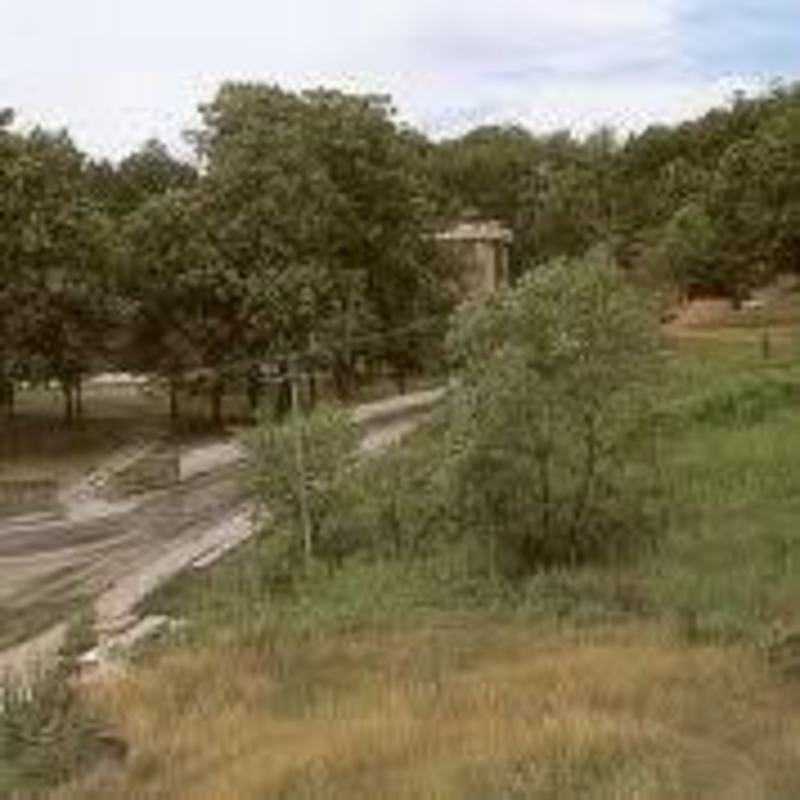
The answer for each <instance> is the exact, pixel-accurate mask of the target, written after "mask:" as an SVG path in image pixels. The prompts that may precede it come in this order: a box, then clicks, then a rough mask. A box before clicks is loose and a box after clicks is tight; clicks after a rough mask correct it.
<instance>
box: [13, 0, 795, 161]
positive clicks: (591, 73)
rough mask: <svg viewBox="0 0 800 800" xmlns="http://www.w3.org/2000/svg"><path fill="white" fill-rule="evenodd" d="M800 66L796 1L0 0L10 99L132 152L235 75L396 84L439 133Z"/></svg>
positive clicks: (662, 105)
mask: <svg viewBox="0 0 800 800" xmlns="http://www.w3.org/2000/svg"><path fill="white" fill-rule="evenodd" d="M774 79H783V80H785V81H786V82H790V81H793V80H797V79H800V0H560V2H559V0H336V2H329V1H326V0H282V2H275V0H225V2H219V0H217V1H216V2H215V0H199V1H198V0H124V1H123V0H69V2H59V1H58V0H25V2H22V1H21V0H0V108H3V107H6V106H11V107H12V108H14V109H15V111H16V112H17V122H16V127H17V128H18V129H20V130H26V129H29V128H30V127H32V126H33V125H36V124H39V125H42V126H44V127H47V128H61V127H66V128H67V129H68V130H69V132H70V133H71V135H72V136H73V139H74V140H75V141H76V143H77V144H78V146H80V147H81V148H82V149H83V150H85V151H86V152H88V153H89V154H90V155H91V156H93V157H97V158H101V157H104V158H106V157H107V158H110V159H112V160H118V159H120V158H122V157H124V156H125V155H127V154H129V153H130V152H132V151H134V150H135V149H136V148H137V147H139V146H140V145H141V144H142V143H143V142H144V141H146V140H147V139H149V138H151V137H157V138H160V139H161V140H162V141H164V142H165V143H166V144H167V145H168V146H170V148H171V149H173V151H174V152H176V153H177V154H179V155H188V154H189V151H188V147H187V146H186V145H185V143H184V142H183V140H182V137H181V132H182V131H183V130H185V129H187V128H190V127H194V126H197V125H198V122H199V119H198V116H197V106H198V104H200V103H203V102H207V101H209V100H211V99H212V98H213V96H214V94H215V92H216V90H217V88H218V87H219V86H220V84H221V83H222V82H223V81H225V80H253V81H264V82H268V83H279V84H281V85H282V86H284V87H285V88H288V89H303V88H312V87H316V86H328V87H336V88H340V89H343V90H345V91H351V92H382V93H389V94H391V95H392V97H393V98H394V101H395V105H396V106H397V108H398V110H399V112H400V117H401V119H402V120H403V121H405V122H407V123H409V124H412V125H414V126H415V127H417V128H419V129H421V130H422V131H424V132H425V133H427V134H428V135H430V136H432V137H434V138H442V137H447V136H455V135H459V134H461V133H463V132H465V131H467V130H469V129H470V128H473V127H475V126H477V125H481V124H503V123H516V124H521V125H524V126H526V127H528V128H530V129H531V130H533V131H534V132H537V133H547V132H551V131H554V130H558V129H564V128H570V129H572V130H573V131H574V132H575V134H576V135H584V134H586V133H589V132H591V130H593V129H595V128H597V127H598V126H600V125H612V126H614V127H615V128H616V129H618V130H619V131H620V132H621V133H625V132H627V131H632V130H633V131H637V130H641V129H643V128H644V127H646V126H647V125H648V124H651V123H654V122H664V123H668V124H671V123H674V122H678V121H680V120H683V119H687V118H692V117H696V116H699V115H700V114H702V113H703V112H704V111H706V110H707V109H708V108H710V107H712V106H715V105H721V104H724V103H725V102H726V101H727V100H729V99H730V97H731V96H732V93H733V91H734V90H735V89H743V90H744V91H745V92H747V93H748V94H752V93H755V92H757V91H759V90H763V89H764V88H766V87H767V86H768V85H769V83H770V81H772V80H774Z"/></svg>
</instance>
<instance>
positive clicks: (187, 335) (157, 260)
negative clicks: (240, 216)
mask: <svg viewBox="0 0 800 800" xmlns="http://www.w3.org/2000/svg"><path fill="white" fill-rule="evenodd" d="M220 202H221V199H220V198H219V197H217V196H215V195H214V193H213V192H211V191H208V190H207V187H205V186H200V187H198V188H197V189H191V190H172V191H169V192H167V193H166V194H164V195H160V196H156V197H153V198H151V199H150V200H149V201H147V202H146V203H145V204H144V205H143V206H141V208H139V209H137V210H136V211H135V212H133V214H131V215H130V217H129V218H128V219H127V220H126V221H125V224H124V225H123V228H122V252H123V255H122V258H123V263H124V267H123V270H122V285H123V292H124V294H125V296H126V297H127V298H128V299H129V300H130V301H131V303H132V314H131V317H132V319H131V326H130V333H129V339H128V342H127V343H126V347H125V351H126V356H125V360H126V363H127V364H128V365H129V366H130V367H133V368H139V369H148V370H150V371H153V372H155V373H157V374H159V375H161V376H163V377H164V378H166V379H167V380H168V381H169V382H170V386H171V412H172V415H173V417H176V416H177V412H178V409H177V406H176V404H175V401H176V391H175V390H176V388H177V386H178V385H179V384H180V382H181V381H182V380H183V379H184V377H185V376H186V374H187V373H188V372H189V371H191V370H194V371H197V370H204V371H205V374H206V375H208V378H209V380H208V390H209V398H210V404H211V405H210V410H211V419H212V422H213V423H214V424H215V425H217V426H219V425H221V424H222V398H223V395H224V393H225V389H226V386H227V385H228V384H229V382H230V381H231V380H232V379H233V378H234V377H236V376H237V375H240V374H241V372H242V371H243V370H244V369H245V367H246V364H245V361H246V358H247V357H248V356H249V355H251V354H253V353H256V352H259V351H263V350H264V349H266V347H267V346H269V345H270V344H272V342H273V339H274V338H275V337H276V336H278V333H279V330H280V329H281V326H282V324H283V317H282V315H283V314H284V313H285V310H284V308H283V304H284V303H285V302H286V304H287V306H291V305H292V304H293V303H294V302H295V301H294V300H293V301H292V302H291V303H290V302H287V296H290V295H291V294H293V293H294V292H295V291H297V292H298V293H299V294H300V295H302V282H303V274H302V272H301V273H299V274H294V275H293V276H292V277H293V278H294V282H293V283H291V285H287V283H286V282H285V281H282V280H281V276H280V274H279V272H280V271H279V270H275V269H272V270H271V269H270V268H269V262H268V254H266V255H264V254H262V258H261V259H260V260H259V261H257V262H255V263H249V262H247V261H246V260H236V259H234V258H232V257H231V253H230V248H231V247H232V246H234V245H233V244H232V243H231V240H233V239H234V237H235V234H236V232H235V231H234V230H232V227H231V226H234V227H235V223H236V220H234V221H230V220H228V224H227V225H226V223H225V216H224V214H223V213H222V211H221V208H220Z"/></svg>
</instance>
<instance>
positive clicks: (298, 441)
mask: <svg viewBox="0 0 800 800" xmlns="http://www.w3.org/2000/svg"><path fill="white" fill-rule="evenodd" d="M298 361H299V360H298V358H297V357H296V356H295V358H294V359H293V363H292V369H291V374H290V381H291V389H292V424H293V425H294V430H295V437H294V441H295V460H296V465H297V476H298V487H297V489H298V497H299V498H300V517H301V520H302V524H303V544H304V548H305V554H306V572H309V571H310V567H311V516H310V515H309V511H308V496H307V494H306V470H305V462H304V459H303V431H302V428H301V420H300V407H299V406H300V404H299V397H298V388H299V383H300V372H299V369H298Z"/></svg>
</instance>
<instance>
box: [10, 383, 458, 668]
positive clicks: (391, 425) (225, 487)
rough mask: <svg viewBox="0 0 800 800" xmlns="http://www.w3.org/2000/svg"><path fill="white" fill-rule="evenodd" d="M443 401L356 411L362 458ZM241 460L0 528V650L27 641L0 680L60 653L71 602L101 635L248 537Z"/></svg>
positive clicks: (419, 396)
mask: <svg viewBox="0 0 800 800" xmlns="http://www.w3.org/2000/svg"><path fill="white" fill-rule="evenodd" d="M441 394H442V392H441V391H440V390H436V391H433V392H419V393H415V394H413V395H407V396H403V397H399V398H391V399H389V400H384V401H380V402H378V403H371V404H369V405H364V406H360V407H358V408H357V409H355V411H354V416H355V418H356V420H357V421H358V422H359V424H361V425H362V427H363V429H364V432H365V437H364V440H363V442H362V449H363V450H373V449H378V448H381V447H384V446H387V445H389V444H391V443H393V442H394V441H397V440H398V439H399V438H400V437H401V436H402V435H404V434H405V433H407V432H408V431H409V430H411V429H412V428H413V427H415V426H416V425H417V424H419V421H420V419H421V418H423V417H424V416H425V414H426V413H427V412H428V410H429V409H430V408H431V406H432V405H433V404H434V403H435V402H436V400H438V399H439V397H440V396H441ZM241 459H242V454H241V452H240V451H239V450H238V449H237V447H236V446H235V445H233V444H232V443H231V442H220V443H215V444H211V445H208V446H207V447H205V448H201V449H197V450H195V451H192V452H190V453H187V454H186V455H185V458H184V459H183V460H182V463H181V468H182V469H181V471H182V475H183V476H184V479H183V480H182V482H181V484H179V485H178V486H173V487H170V488H167V489H164V490H161V491H158V492H152V493H149V494H148V495H147V496H146V497H143V498H140V499H139V500H133V501H127V502H126V503H122V504H118V505H116V506H109V505H108V504H99V505H98V507H97V509H91V508H85V509H72V513H70V514H68V518H67V519H65V520H50V521H35V520H33V521H24V520H20V521H17V522H12V523H6V524H5V525H4V526H3V527H2V528H0V610H2V615H1V616H0V624H3V625H4V627H5V628H6V630H3V631H0V641H2V639H3V637H8V638H13V639H16V640H22V639H27V641H25V643H24V644H23V645H19V646H17V647H14V648H11V649H10V650H6V651H5V652H0V674H2V673H3V671H4V670H6V669H16V668H18V666H19V665H20V664H21V663H22V662H27V661H28V660H30V659H31V658H37V657H39V656H41V655H46V654H47V653H52V652H53V651H54V650H55V649H57V647H58V642H60V641H61V637H63V632H64V631H63V625H55V627H52V626H53V625H54V624H55V623H56V622H57V621H59V620H61V619H62V618H63V616H64V613H65V611H66V610H67V609H69V608H70V607H72V606H73V605H74V603H75V602H76V601H77V600H79V599H82V598H83V599H90V600H94V601H95V609H96V612H97V615H98V627H99V629H100V630H101V631H102V630H113V629H115V628H120V627H124V624H125V620H126V615H128V614H129V613H130V611H131V609H132V608H133V607H134V606H135V605H136V604H137V603H138V602H139V601H140V600H141V599H142V597H143V596H144V595H146V594H147V593H148V592H149V591H151V590H152V589H153V588H155V586H156V585H158V583H160V582H162V581H164V580H166V579H168V578H169V577H170V576H171V575H173V574H175V573H177V572H178V571H180V570H181V569H183V568H185V567H186V566H188V565H189V564H191V563H193V562H194V561H196V560H198V559H201V560H203V559H204V560H205V561H206V562H208V561H209V560H210V559H212V558H213V556H214V554H215V553H218V552H222V551H224V550H225V549H226V548H228V547H230V546H231V545H233V544H236V543H237V542H239V541H241V540H242V539H243V538H246V537H247V536H248V535H249V533H250V529H249V516H248V504H247V498H246V494H245V489H244V487H243V485H242V481H241ZM87 502H89V501H87ZM32 610H35V612H36V613H35V615H33V614H32ZM31 625H36V628H35V629H31V627H30V626H31ZM45 626H48V627H46V629H45V630H44V632H42V628H43V627H45Z"/></svg>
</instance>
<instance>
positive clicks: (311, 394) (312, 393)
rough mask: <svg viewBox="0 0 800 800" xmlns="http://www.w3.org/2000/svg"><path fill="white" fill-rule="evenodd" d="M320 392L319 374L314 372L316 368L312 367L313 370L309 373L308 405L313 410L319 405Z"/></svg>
mask: <svg viewBox="0 0 800 800" xmlns="http://www.w3.org/2000/svg"><path fill="white" fill-rule="evenodd" d="M318 394H319V393H318V391H317V376H316V375H315V374H314V370H313V369H312V370H311V372H309V373H308V405H309V408H310V409H311V411H313V410H314V409H315V408H316V407H317V398H318Z"/></svg>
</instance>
